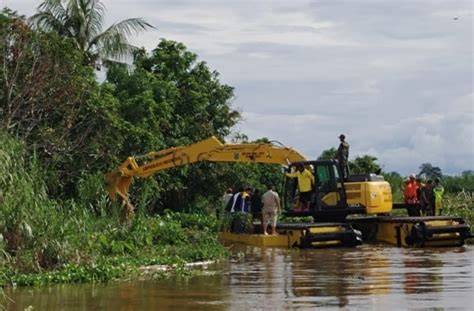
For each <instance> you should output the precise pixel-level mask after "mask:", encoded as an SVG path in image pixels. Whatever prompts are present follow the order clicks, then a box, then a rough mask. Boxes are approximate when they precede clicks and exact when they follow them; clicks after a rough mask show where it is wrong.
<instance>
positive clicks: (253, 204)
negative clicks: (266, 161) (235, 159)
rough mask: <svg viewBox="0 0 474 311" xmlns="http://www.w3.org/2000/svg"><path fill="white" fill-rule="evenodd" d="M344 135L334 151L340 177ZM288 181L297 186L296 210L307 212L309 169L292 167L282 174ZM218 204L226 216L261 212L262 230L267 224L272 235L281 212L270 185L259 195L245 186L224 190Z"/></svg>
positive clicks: (346, 153)
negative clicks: (293, 168) (220, 204)
mask: <svg viewBox="0 0 474 311" xmlns="http://www.w3.org/2000/svg"><path fill="white" fill-rule="evenodd" d="M345 138H346V137H345V135H344V134H341V135H339V140H340V145H339V148H338V150H337V159H338V161H339V165H340V168H341V173H342V175H343V178H344V177H347V176H348V175H349V167H348V159H349V144H348V143H347V142H346V141H345ZM286 176H287V177H289V178H296V179H297V184H298V208H297V209H299V210H303V211H305V210H307V211H309V209H310V205H311V194H312V191H313V188H314V186H315V178H314V175H313V173H312V172H311V170H309V169H308V168H306V167H305V166H304V165H303V164H298V165H296V169H295V170H293V171H292V172H290V173H286ZM222 204H223V206H224V207H225V209H226V211H227V212H230V213H237V212H240V213H252V214H253V215H254V218H256V217H258V216H257V215H258V214H259V213H260V212H261V216H262V218H261V220H262V231H263V234H265V235H268V232H267V229H268V225H269V224H270V225H271V234H273V235H276V223H277V217H278V212H279V211H280V210H281V203H280V197H279V195H278V193H277V192H276V191H275V190H274V187H273V185H272V184H268V185H267V191H266V192H265V193H264V194H263V195H262V196H260V195H259V193H258V190H255V191H253V189H252V188H251V187H245V188H243V189H239V191H237V192H234V191H233V189H232V188H229V189H227V190H226V191H225V193H224V195H223V197H222Z"/></svg>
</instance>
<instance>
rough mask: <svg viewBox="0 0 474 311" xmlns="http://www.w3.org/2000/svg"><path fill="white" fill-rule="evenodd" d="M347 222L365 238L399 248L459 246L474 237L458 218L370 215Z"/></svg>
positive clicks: (365, 239) (461, 219)
mask: <svg viewBox="0 0 474 311" xmlns="http://www.w3.org/2000/svg"><path fill="white" fill-rule="evenodd" d="M348 222H349V223H350V224H351V225H352V226H353V227H354V228H356V229H358V230H360V231H361V232H362V236H363V239H364V241H381V242H386V243H389V244H393V245H396V246H398V247H430V246H440V247H449V246H462V245H464V242H465V240H466V239H469V238H472V237H473V235H472V234H471V232H470V227H469V225H468V224H466V222H465V221H464V219H463V218H461V217H449V216H427V217H391V216H371V217H358V218H352V219H350V220H348Z"/></svg>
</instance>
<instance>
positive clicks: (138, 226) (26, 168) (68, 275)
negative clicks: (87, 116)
mask: <svg viewBox="0 0 474 311" xmlns="http://www.w3.org/2000/svg"><path fill="white" fill-rule="evenodd" d="M0 146H2V147H1V150H0V171H1V172H3V173H2V174H0V234H1V236H0V285H2V284H17V285H31V284H43V283H51V282H84V281H107V280H109V279H111V278H115V277H120V276H123V275H124V274H126V273H129V272H130V271H131V270H133V268H134V267H137V266H140V265H145V264H158V263H160V264H177V263H178V264H179V263H184V262H189V261H197V260H207V259H213V258H221V257H223V256H225V255H226V250H225V249H224V248H223V247H222V246H221V245H220V244H219V243H218V242H217V239H216V236H217V234H216V233H217V231H218V222H217V219H216V218H215V217H213V216H210V215H208V214H205V213H201V214H193V215H191V214H177V213H167V214H165V215H161V216H148V215H146V214H144V213H141V214H139V215H138V216H137V217H136V218H135V219H134V221H133V222H132V223H131V224H127V225H124V224H123V223H122V222H121V221H120V215H119V212H118V209H116V208H111V206H110V202H109V201H108V199H107V198H106V195H105V194H106V191H105V185H104V181H103V176H102V174H101V173H100V172H95V173H94V172H93V173H87V174H86V173H85V174H84V176H83V178H82V179H81V181H80V182H79V183H78V186H77V192H78V199H76V200H68V201H55V200H51V199H49V198H48V196H47V191H46V188H45V183H44V178H45V177H44V176H46V172H43V171H42V170H41V168H40V167H39V165H38V161H36V160H35V157H34V155H29V154H26V151H25V148H24V146H23V145H22V143H21V142H19V141H18V140H16V139H14V138H12V137H10V136H7V135H5V134H2V133H0Z"/></svg>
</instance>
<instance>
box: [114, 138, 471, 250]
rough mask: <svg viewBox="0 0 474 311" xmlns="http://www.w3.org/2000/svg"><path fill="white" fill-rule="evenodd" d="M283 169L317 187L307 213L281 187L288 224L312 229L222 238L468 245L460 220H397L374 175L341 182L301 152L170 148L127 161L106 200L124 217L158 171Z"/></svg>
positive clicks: (334, 167)
mask: <svg viewBox="0 0 474 311" xmlns="http://www.w3.org/2000/svg"><path fill="white" fill-rule="evenodd" d="M201 161H208V162H234V163H264V164H280V165H282V166H284V167H285V168H286V169H287V170H288V171H290V170H292V168H293V167H295V166H297V165H304V166H305V167H306V168H307V169H310V170H311V171H312V172H313V174H314V176H315V178H316V183H315V185H314V187H313V190H312V194H311V202H310V208H309V210H305V211H301V210H299V209H293V208H292V207H293V205H294V204H295V202H297V198H298V192H297V189H296V183H295V182H294V181H292V180H290V179H286V182H285V193H284V194H283V207H284V210H285V214H286V215H287V216H289V217H292V216H295V217H301V216H311V217H312V218H313V222H308V223H299V224H294V223H291V224H278V225H277V232H278V235H277V236H264V235H262V234H258V226H255V231H254V232H255V233H254V234H239V233H235V232H222V233H221V238H222V239H224V240H227V241H232V242H242V243H246V244H251V245H261V246H286V247H295V246H296V247H325V246H356V245H360V244H361V243H362V239H364V240H365V241H383V242H387V243H390V244H393V245H397V246H406V247H410V246H418V247H420V246H458V245H463V244H464V241H465V239H467V238H470V237H472V235H471V233H470V230H469V226H468V225H467V224H466V223H465V221H464V220H463V219H462V218H459V217H441V216H431V217H413V216H406V217H405V216H404V217H395V216H390V213H391V211H392V208H393V200H392V192H391V188H390V184H389V183H388V182H387V181H385V180H384V179H383V177H382V176H378V175H374V174H364V175H354V176H348V177H346V178H343V177H342V176H343V175H342V174H341V172H340V166H339V165H338V162H337V161H336V160H317V161H308V160H307V159H306V157H304V156H303V155H302V154H301V153H299V152H298V151H296V150H294V149H292V148H288V147H283V146H276V145H273V144H269V143H261V144H247V143H244V144H223V143H221V142H220V141H219V140H218V139H217V138H215V137H210V138H208V139H205V140H202V141H199V142H197V143H194V144H191V145H189V146H180V147H172V148H169V149H166V150H162V151H157V152H150V153H148V154H146V155H144V156H140V157H128V158H127V160H126V161H124V162H123V163H122V164H121V165H120V166H119V168H118V169H117V170H116V171H114V172H111V173H109V174H107V176H106V180H107V190H108V193H109V197H110V199H111V200H112V201H115V200H116V198H117V196H119V197H120V198H121V199H122V200H123V202H124V204H125V206H126V211H127V213H128V215H129V216H132V215H133V205H132V204H131V202H130V198H129V195H128V191H129V187H130V185H131V182H132V179H133V177H141V178H146V177H149V176H151V175H153V174H155V173H157V172H160V171H162V170H166V169H169V168H173V167H178V166H183V165H189V164H192V163H196V162H201Z"/></svg>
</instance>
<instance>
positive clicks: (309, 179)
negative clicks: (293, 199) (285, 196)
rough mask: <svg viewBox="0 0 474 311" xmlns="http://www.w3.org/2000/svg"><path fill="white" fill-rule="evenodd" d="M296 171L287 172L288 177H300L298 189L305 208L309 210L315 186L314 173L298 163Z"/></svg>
mask: <svg viewBox="0 0 474 311" xmlns="http://www.w3.org/2000/svg"><path fill="white" fill-rule="evenodd" d="M296 167H297V170H296V172H294V171H293V172H291V173H286V176H287V177H290V178H297V179H298V191H299V195H300V202H301V205H302V206H303V207H302V209H303V210H309V207H310V204H311V192H312V189H313V186H314V175H313V173H311V172H310V171H309V170H308V169H307V168H305V167H304V165H303V164H297V166H296Z"/></svg>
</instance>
